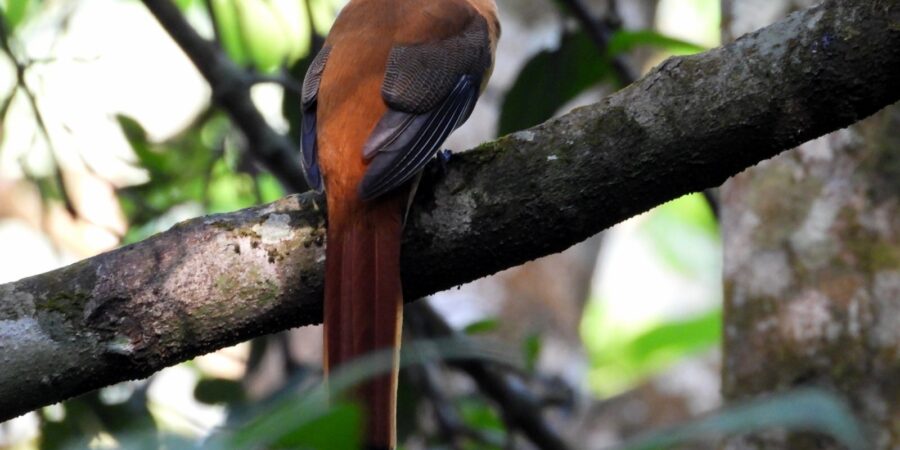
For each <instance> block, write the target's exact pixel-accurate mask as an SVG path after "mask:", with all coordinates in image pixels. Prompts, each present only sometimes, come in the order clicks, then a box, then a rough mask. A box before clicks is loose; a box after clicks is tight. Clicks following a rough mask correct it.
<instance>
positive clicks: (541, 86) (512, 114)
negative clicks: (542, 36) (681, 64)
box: [497, 29, 704, 135]
mask: <svg viewBox="0 0 900 450" xmlns="http://www.w3.org/2000/svg"><path fill="white" fill-rule="evenodd" d="M638 47H652V48H655V49H658V50H661V51H664V52H668V53H669V54H687V53H696V52H700V51H703V50H704V49H703V47H700V46H697V45H694V44H691V43H688V42H685V41H682V40H679V39H676V38H672V37H669V36H665V35H662V34H660V33H658V32H656V31H653V30H638V31H627V30H617V31H616V32H615V33H614V34H613V36H612V38H611V39H610V42H609V47H608V48H606V49H602V50H601V49H598V48H597V45H596V44H595V43H594V41H592V40H591V39H590V38H589V37H588V35H587V33H585V32H584V31H583V30H580V29H579V30H575V31H566V32H564V33H563V34H562V36H561V37H560V41H559V45H558V46H557V47H556V48H554V49H550V50H543V51H541V52H539V53H538V54H537V55H535V56H534V57H532V58H531V59H530V60H529V61H528V62H527V63H526V64H525V67H523V68H522V70H521V71H520V72H519V75H518V77H517V78H516V81H515V82H514V83H513V86H512V88H510V90H509V91H508V92H507V93H506V97H505V98H504V100H503V105H502V107H501V110H500V121H499V124H498V128H497V134H498V135H505V134H509V133H512V132H514V131H518V130H522V129H525V128H530V127H533V126H535V125H537V124H539V123H542V122H544V121H546V120H547V119H549V118H551V117H552V116H553V115H554V114H555V113H556V112H557V111H559V109H560V108H562V107H563V106H564V105H565V104H566V103H568V102H569V101H571V100H572V99H574V98H575V97H577V96H578V95H579V94H582V93H584V92H586V91H587V90H589V89H591V88H593V87H596V86H597V85H599V84H600V83H603V82H606V83H608V84H612V85H613V86H619V87H620V86H621V85H623V84H627V83H628V82H630V80H624V82H623V80H616V79H615V78H614V75H613V74H614V72H613V69H612V58H614V57H616V56H619V55H621V54H623V53H625V52H628V51H632V50H634V49H635V48H638Z"/></svg>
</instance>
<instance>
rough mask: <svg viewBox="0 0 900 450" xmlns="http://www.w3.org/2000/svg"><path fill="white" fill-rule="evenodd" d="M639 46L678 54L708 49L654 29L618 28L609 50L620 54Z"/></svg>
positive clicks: (611, 52)
mask: <svg viewBox="0 0 900 450" xmlns="http://www.w3.org/2000/svg"><path fill="white" fill-rule="evenodd" d="M637 47H653V48H657V49H660V50H665V51H667V52H669V53H672V54H676V55H685V54H692V53H699V52H702V51H705V50H707V49H706V47H703V46H701V45H697V44H694V43H691V42H687V41H683V40H681V39H677V38H673V37H670V36H666V35H664V34H662V33H659V32H657V31H653V30H617V31H616V32H615V33H613V35H612V38H611V39H610V40H609V48H608V51H609V53H610V54H612V55H619V54H622V53H626V52H629V51H631V50H634V49H635V48H637Z"/></svg>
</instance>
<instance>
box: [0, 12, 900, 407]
mask: <svg viewBox="0 0 900 450" xmlns="http://www.w3.org/2000/svg"><path fill="white" fill-rule="evenodd" d="M148 3H149V2H148ZM898 15H900V6H898V5H897V2H895V1H887V0H858V1H849V0H843V1H840V0H836V1H829V2H826V3H825V4H824V5H822V6H819V7H816V8H812V9H810V10H807V11H803V12H800V13H796V14H793V15H791V16H789V17H788V18H787V19H785V20H783V21H781V22H779V23H777V24H775V25H772V26H770V27H767V28H765V29H763V30H761V31H758V32H756V33H753V34H750V35H748V36H745V37H743V38H741V39H739V40H738V41H736V42H735V43H733V44H730V45H728V46H725V47H721V48H717V49H714V50H711V51H709V52H706V53H703V54H699V55H694V56H690V57H680V58H672V59H669V60H667V61H666V62H665V63H663V64H662V65H660V66H659V67H658V68H656V69H654V70H653V71H652V72H651V73H650V74H648V75H647V76H646V77H644V78H643V79H641V80H639V81H637V82H636V83H634V84H633V85H631V86H630V87H628V88H626V89H624V90H622V91H620V92H618V93H616V94H614V95H612V96H611V97H609V98H607V99H606V100H604V101H603V102H601V103H599V104H596V105H593V106H589V107H584V108H579V109H577V110H575V111H573V112H571V113H569V114H567V115H565V116H563V117H560V118H558V119H554V120H551V121H549V122H547V123H545V124H542V125H540V126H537V127H534V128H532V129H530V130H527V131H522V132H518V133H515V134H513V135H510V136H506V137H503V138H500V139H498V140H497V141H494V142H491V143H488V144H484V145H482V146H480V147H479V148H478V149H477V150H475V151H471V152H467V153H463V154H462V155H459V156H456V157H455V158H454V160H452V161H451V162H450V164H449V170H448V172H447V174H446V175H444V176H434V175H428V176H426V177H425V178H424V179H423V183H422V184H421V185H420V188H419V192H420V195H419V196H418V198H417V199H416V202H415V205H414V209H413V212H412V214H411V216H410V221H409V223H408V227H407V230H406V239H405V241H404V247H403V276H404V278H403V279H404V286H405V294H406V298H410V299H412V298H418V297H421V296H423V295H426V294H429V293H432V292H436V291H440V290H443V289H447V288H449V287H452V286H455V285H458V284H460V283H464V282H467V281H470V280H473V279H475V278H478V277H482V276H485V275H488V274H491V273H494V272H496V271H498V270H500V269H503V268H506V267H510V266H514V265H517V264H520V263H522V262H525V261H527V260H530V259H533V258H536V257H539V256H542V255H546V254H549V253H553V252H557V251H560V250H562V249H564V248H566V247H568V246H570V245H572V244H574V243H577V242H579V241H581V240H583V239H585V238H587V237H589V236H591V235H593V234H595V233H597V232H598V231H600V230H602V229H604V228H606V227H608V226H610V225H613V224H615V223H616V222H619V221H621V220H623V219H625V218H627V217H630V216H633V215H635V214H638V213H640V212H643V211H646V210H647V209H649V208H650V207H652V206H654V205H658V204H660V203H662V202H665V201H668V200H671V199H674V198H677V197H679V196H681V195H683V194H686V193H689V192H694V191H698V190H701V189H704V188H707V187H711V186H716V185H719V184H720V183H722V182H723V181H724V180H725V179H726V178H727V177H729V176H731V175H733V174H735V173H737V172H739V171H740V170H742V169H743V168H745V167H747V166H749V165H751V164H754V163H756V162H758V161H761V160H764V159H766V158H769V157H771V156H772V155H775V154H777V153H779V152H780V151H782V150H784V149H788V148H791V147H794V146H796V145H798V144H800V143H802V142H804V141H806V140H809V139H812V138H815V137H817V136H820V135H822V134H825V133H827V132H829V131H832V130H834V129H837V128H841V127H844V126H847V125H849V124H851V123H853V122H855V121H857V120H858V119H860V118H862V117H865V116H868V115H870V114H872V113H873V112H875V111H877V110H878V109H880V108H882V107H884V106H886V105H889V104H891V103H893V102H896V101H897V100H898V98H900V83H897V82H896V80H897V78H898V75H900V74H898V70H897V69H898V67H900V25H898V19H897V17H898ZM861 30H864V32H863V31H861ZM317 205H322V199H321V197H317V196H314V195H312V194H304V195H299V196H290V197H287V198H285V199H282V200H280V201H278V202H275V203H272V204H269V205H264V206H260V207H255V208H250V209H246V210H242V211H237V212H234V213H230V214H221V215H213V216H208V217H201V218H197V219H193V220H190V221H186V222H184V223H181V224H179V225H177V226H175V227H174V228H172V229H171V230H169V231H166V232H164V233H160V234H158V235H156V236H154V237H152V238H150V239H147V240H145V241H143V242H140V243H137V244H134V245H130V246H127V247H123V248H121V249H118V250H115V251H112V252H109V253H105V254H102V255H99V256H96V257H94V258H90V259H87V260H84V261H81V262H79V263H76V264H73V265H71V266H68V267H65V268H62V269H59V270H56V271H53V272H49V273H45V274H42V275H38V276H34V277H30V278H26V279H23V280H20V281H17V282H13V283H8V284H5V285H0V361H2V362H3V370H2V371H0V420H4V419H8V418H10V417H14V416H16V415H18V414H21V413H24V412H26V411H28V410H31V409H34V408H36V407H39V406H42V405H47V404H50V403H53V402H57V401H60V400H63V399H65V398H67V397H70V396H73V395H77V394H79V393H83V392H86V391H88V390H91V389H95V388H98V387H101V386H105V385H108V384H111V383H114V382H117V381H122V380H126V379H133V378H140V377H145V376H147V375H149V374H151V373H153V372H154V371H156V370H159V369H161V368H163V367H165V366H167V365H170V364H173V363H176V362H179V361H184V360H186V359H190V358H192V357H194V356H197V355H200V354H203V353H205V352H208V351H211V350H214V349H216V348H221V347H224V346H227V345H231V344H234V343H236V342H239V341H242V340H245V339H248V338H251V337H254V336H259V335H262V334H265V333H271V332H274V331H278V330H281V329H285V328H288V327H294V326H300V325H306V324H311V323H316V322H318V321H319V320H320V318H321V290H322V274H323V260H324V251H323V240H324V228H323V227H324V224H323V222H324V221H323V218H322V217H323V216H322V212H321V210H320V209H319V208H318V207H317Z"/></svg>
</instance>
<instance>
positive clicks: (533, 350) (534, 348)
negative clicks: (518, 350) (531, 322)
mask: <svg viewBox="0 0 900 450" xmlns="http://www.w3.org/2000/svg"><path fill="white" fill-rule="evenodd" d="M541 346H542V344H541V336H540V335H539V334H531V335H529V336H528V337H526V338H525V339H524V340H523V341H522V350H523V352H524V354H525V367H526V368H527V369H528V370H529V371H531V372H534V370H535V367H537V361H538V357H539V356H540V355H541Z"/></svg>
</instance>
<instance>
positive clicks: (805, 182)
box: [722, 0, 900, 450]
mask: <svg viewBox="0 0 900 450" xmlns="http://www.w3.org/2000/svg"><path fill="white" fill-rule="evenodd" d="M758 3H759V2H757V1H753V0H726V1H725V8H723V9H724V10H725V11H726V12H729V13H731V14H733V16H731V17H724V20H723V24H725V25H724V26H725V27H726V29H725V30H724V31H725V35H726V36H730V37H731V38H734V37H736V36H737V35H739V34H742V33H744V32H746V31H752V30H753V29H756V28H758V27H759V26H763V25H765V24H767V23H770V22H772V21H774V20H777V19H779V18H780V17H771V16H772V15H783V14H785V13H786V12H788V10H789V9H790V8H794V7H797V6H799V5H797V2H791V1H788V0H779V1H771V0H767V1H766V2H765V3H766V5H765V8H757V7H756V6H759V5H758ZM752 11H755V13H753V12H752ZM766 15H769V17H766ZM861 32H864V33H867V32H869V31H861ZM897 130H900V106H898V105H894V106H892V107H889V108H887V109H885V110H883V111H881V112H880V113H878V114H876V115H875V116H873V117H870V118H868V119H866V120H864V121H862V122H859V123H857V124H856V125H853V126H851V127H849V128H847V129H844V130H840V131H836V132H834V133H832V134H829V135H827V136H824V137H822V138H820V139H817V140H815V141H811V142H808V143H806V144H803V145H802V146H800V147H799V148H798V149H797V150H796V151H793V152H787V153H784V154H781V155H779V156H777V157H775V158H773V159H771V160H769V161H766V162H764V163H761V164H759V165H758V166H756V167H754V168H751V169H750V170H747V171H745V172H743V173H741V174H739V175H737V176H735V177H734V178H733V179H732V180H730V181H729V182H728V183H726V184H725V186H724V187H723V189H722V231H723V238H724V249H725V264H724V267H725V274H724V276H725V326H724V330H725V332H724V334H725V335H724V350H725V354H724V361H723V391H724V395H725V397H726V398H727V399H728V400H737V399H743V398H746V397H751V396H755V395H759V394H764V393H770V392H777V391H780V390H784V389H788V388H791V387H793V386H797V385H817V386H824V387H828V388H832V389H834V390H836V391H837V392H838V393H840V394H841V395H842V396H843V397H844V398H845V399H846V400H847V401H848V402H849V404H850V405H851V406H852V408H853V410H854V412H855V413H856V414H857V416H858V417H859V419H860V420H861V422H862V423H863V424H864V425H865V426H866V427H867V431H868V432H869V434H870V437H871V439H872V444H873V447H872V448H877V449H889V448H898V447H900V220H898V217H900V210H898V209H900V208H898V193H900V152H898V150H900V134H898V132H897ZM724 447H725V448H727V449H745V448H746V449H757V448H758V449H763V448H765V449H801V450H802V449H823V448H829V449H830V448H839V447H838V446H837V445H836V444H833V443H832V442H830V441H829V440H827V439H823V438H821V437H817V436H813V435H809V434H799V433H798V434H785V433H775V434H772V433H767V434H765V435H752V436H743V437H740V438H735V439H731V440H729V441H728V442H727V443H726V444H725V446H724Z"/></svg>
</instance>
